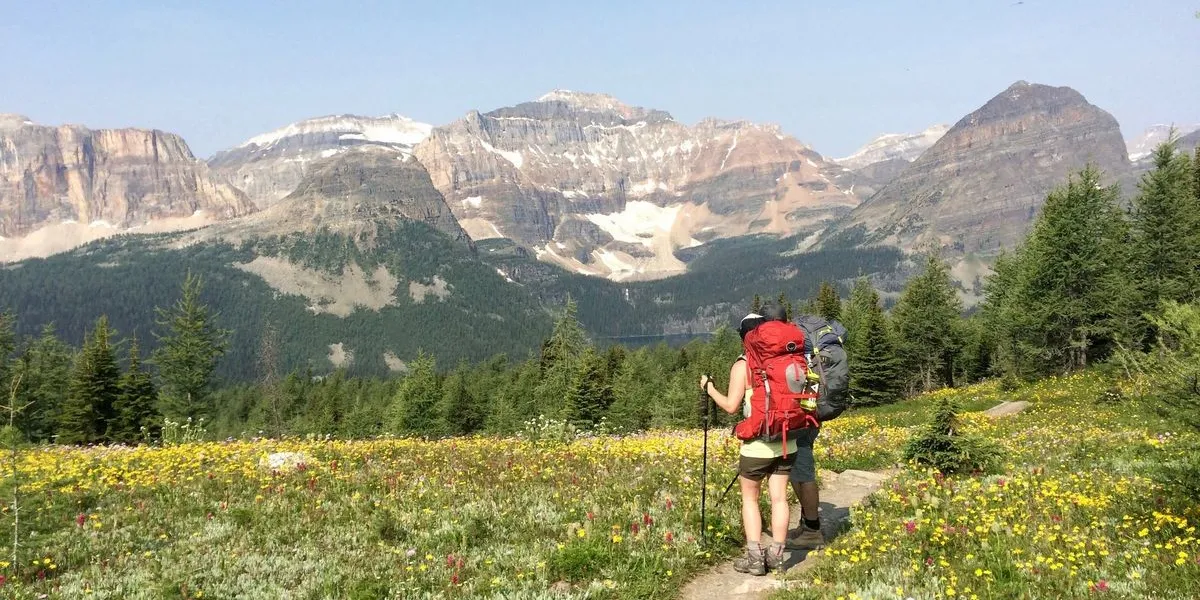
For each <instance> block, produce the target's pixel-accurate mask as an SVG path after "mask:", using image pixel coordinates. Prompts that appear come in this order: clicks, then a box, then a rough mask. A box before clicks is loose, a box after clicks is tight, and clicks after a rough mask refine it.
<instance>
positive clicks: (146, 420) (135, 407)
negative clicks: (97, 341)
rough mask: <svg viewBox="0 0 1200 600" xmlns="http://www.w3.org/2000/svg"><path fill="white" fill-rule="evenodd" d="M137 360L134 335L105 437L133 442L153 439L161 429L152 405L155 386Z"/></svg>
mask: <svg viewBox="0 0 1200 600" xmlns="http://www.w3.org/2000/svg"><path fill="white" fill-rule="evenodd" d="M141 361H142V356H141V350H140V348H139V346H138V339H137V336H136V335H135V336H134V337H133V339H132V340H131V341H130V343H129V366H127V367H126V368H125V374H124V375H122V376H121V380H120V394H119V395H118V396H117V401H116V403H115V404H114V412H115V419H114V420H113V424H112V426H111V427H110V428H109V438H110V439H111V440H112V441H114V442H118V443H125V444H133V443H137V442H139V441H145V440H147V438H148V439H156V438H157V437H158V434H159V430H160V429H161V427H160V420H161V419H160V418H159V416H158V410H157V409H156V405H157V402H158V390H157V389H155V387H154V380H153V379H151V378H150V373H148V372H147V371H145V370H143V369H142V366H141ZM143 431H144V433H143Z"/></svg>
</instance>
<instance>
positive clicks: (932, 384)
mask: <svg viewBox="0 0 1200 600" xmlns="http://www.w3.org/2000/svg"><path fill="white" fill-rule="evenodd" d="M961 313H962V301H961V300H959V298H958V294H957V293H955V291H954V283H953V281H952V280H951V279H950V270H949V269H948V268H947V267H946V264H945V263H943V262H942V260H941V258H940V257H939V256H938V255H937V254H936V253H934V252H930V253H929V254H928V255H926V257H925V269H924V271H923V272H922V273H921V274H920V275H917V276H916V277H914V278H913V279H912V280H910V281H909V282H908V285H907V286H906V287H905V289H904V292H903V293H902V294H901V295H900V300H899V301H898V302H897V303H896V307H895V308H894V309H893V311H892V314H893V319H894V322H895V327H896V333H897V334H898V335H899V336H900V339H901V340H903V346H904V348H905V351H904V366H905V367H906V369H907V371H908V372H909V373H910V374H911V376H912V377H913V378H915V381H913V382H912V383H915V385H916V386H917V388H918V389H921V390H925V391H928V390H932V389H934V388H936V387H938V386H939V385H942V384H953V381H952V374H951V373H950V371H949V369H950V368H951V367H952V366H953V356H954V353H955V352H956V351H957V349H958V345H959V341H958V340H957V339H956V337H957V336H956V333H957V330H956V325H957V323H958V320H959V318H960V316H961Z"/></svg>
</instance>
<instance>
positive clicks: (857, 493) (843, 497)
mask: <svg viewBox="0 0 1200 600" xmlns="http://www.w3.org/2000/svg"><path fill="white" fill-rule="evenodd" d="M892 475H893V472H892V471H886V472H881V473H876V472H871V471H843V472H841V473H833V472H831V471H822V472H821V529H822V530H823V531H824V533H825V539H826V541H827V542H830V541H832V540H833V538H834V537H836V536H837V534H838V533H839V532H840V531H841V529H842V524H843V523H845V522H846V520H847V519H848V518H849V517H850V507H851V506H854V505H856V504H858V503H859V502H861V501H862V500H863V499H864V498H866V497H867V496H870V495H871V494H872V493H874V492H875V490H878V489H879V488H880V487H881V486H882V485H883V482H884V481H886V480H887V479H888V478H889V477H891V476H892ZM789 493H790V492H789ZM799 523H800V506H799V505H793V507H792V523H791V526H792V527H793V528H794V527H797V526H798V525H799ZM809 553H810V551H809V550H792V551H785V556H786V557H787V559H786V561H785V563H784V565H785V567H786V569H787V573H788V574H789V575H790V574H794V573H799V572H802V571H804V570H806V569H808V568H810V567H812V566H813V565H814V564H816V560H817V557H816V556H813V557H812V558H811V559H809V558H808V555H809ZM784 583H785V582H784V581H783V580H782V579H780V578H778V577H777V576H774V575H766V576H762V577H755V576H752V575H746V574H744V573H738V572H737V571H734V570H733V563H732V561H730V562H726V563H724V564H722V565H719V566H717V567H714V568H713V569H711V570H709V571H708V572H706V573H704V574H702V575H700V576H699V577H697V578H695V579H693V580H692V581H690V582H689V583H688V584H687V585H686V586H684V588H683V591H682V592H681V593H680V596H679V597H680V598H681V599H682V600H725V599H727V598H729V599H747V600H749V599H759V598H765V597H766V596H767V594H769V593H770V592H772V591H774V590H776V589H779V588H781V587H783V585H784Z"/></svg>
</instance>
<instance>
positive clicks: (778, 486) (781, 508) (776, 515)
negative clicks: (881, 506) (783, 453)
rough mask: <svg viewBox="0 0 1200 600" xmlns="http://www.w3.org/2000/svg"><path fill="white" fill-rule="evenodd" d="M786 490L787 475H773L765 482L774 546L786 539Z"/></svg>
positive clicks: (787, 512)
mask: <svg viewBox="0 0 1200 600" xmlns="http://www.w3.org/2000/svg"><path fill="white" fill-rule="evenodd" d="M787 488H788V474H787V473H775V474H773V475H771V478H770V479H769V480H768V481H767V491H768V492H769V493H770V495H771V537H772V538H774V540H775V543H776V544H780V545H782V544H783V543H784V541H785V540H786V539H787V531H788V518H789V517H790V515H789V512H790V507H789V506H788V494H787ZM743 512H744V510H743Z"/></svg>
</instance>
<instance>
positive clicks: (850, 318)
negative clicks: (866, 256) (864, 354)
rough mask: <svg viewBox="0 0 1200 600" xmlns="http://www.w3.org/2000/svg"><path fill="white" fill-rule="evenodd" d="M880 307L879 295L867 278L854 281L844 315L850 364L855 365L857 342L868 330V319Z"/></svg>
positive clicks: (843, 321) (843, 320) (843, 323)
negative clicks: (863, 332)
mask: <svg viewBox="0 0 1200 600" xmlns="http://www.w3.org/2000/svg"><path fill="white" fill-rule="evenodd" d="M878 305H879V294H878V293H877V292H876V291H875V288H873V287H871V282H870V281H868V280H867V278H866V277H859V278H858V279H856V280H854V287H852V288H851V289H850V301H849V302H847V303H846V311H845V313H844V314H843V315H842V319H841V321H842V325H844V326H845V327H846V337H847V338H848V339H847V340H846V342H845V346H846V353H847V354H848V355H849V356H850V358H851V362H850V364H854V356H855V352H856V350H857V348H858V344H857V341H858V339H859V338H860V337H861V334H862V331H863V330H864V329H865V328H866V321H867V317H868V316H869V314H870V313H871V311H873V310H875V309H876V308H877V307H878Z"/></svg>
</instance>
